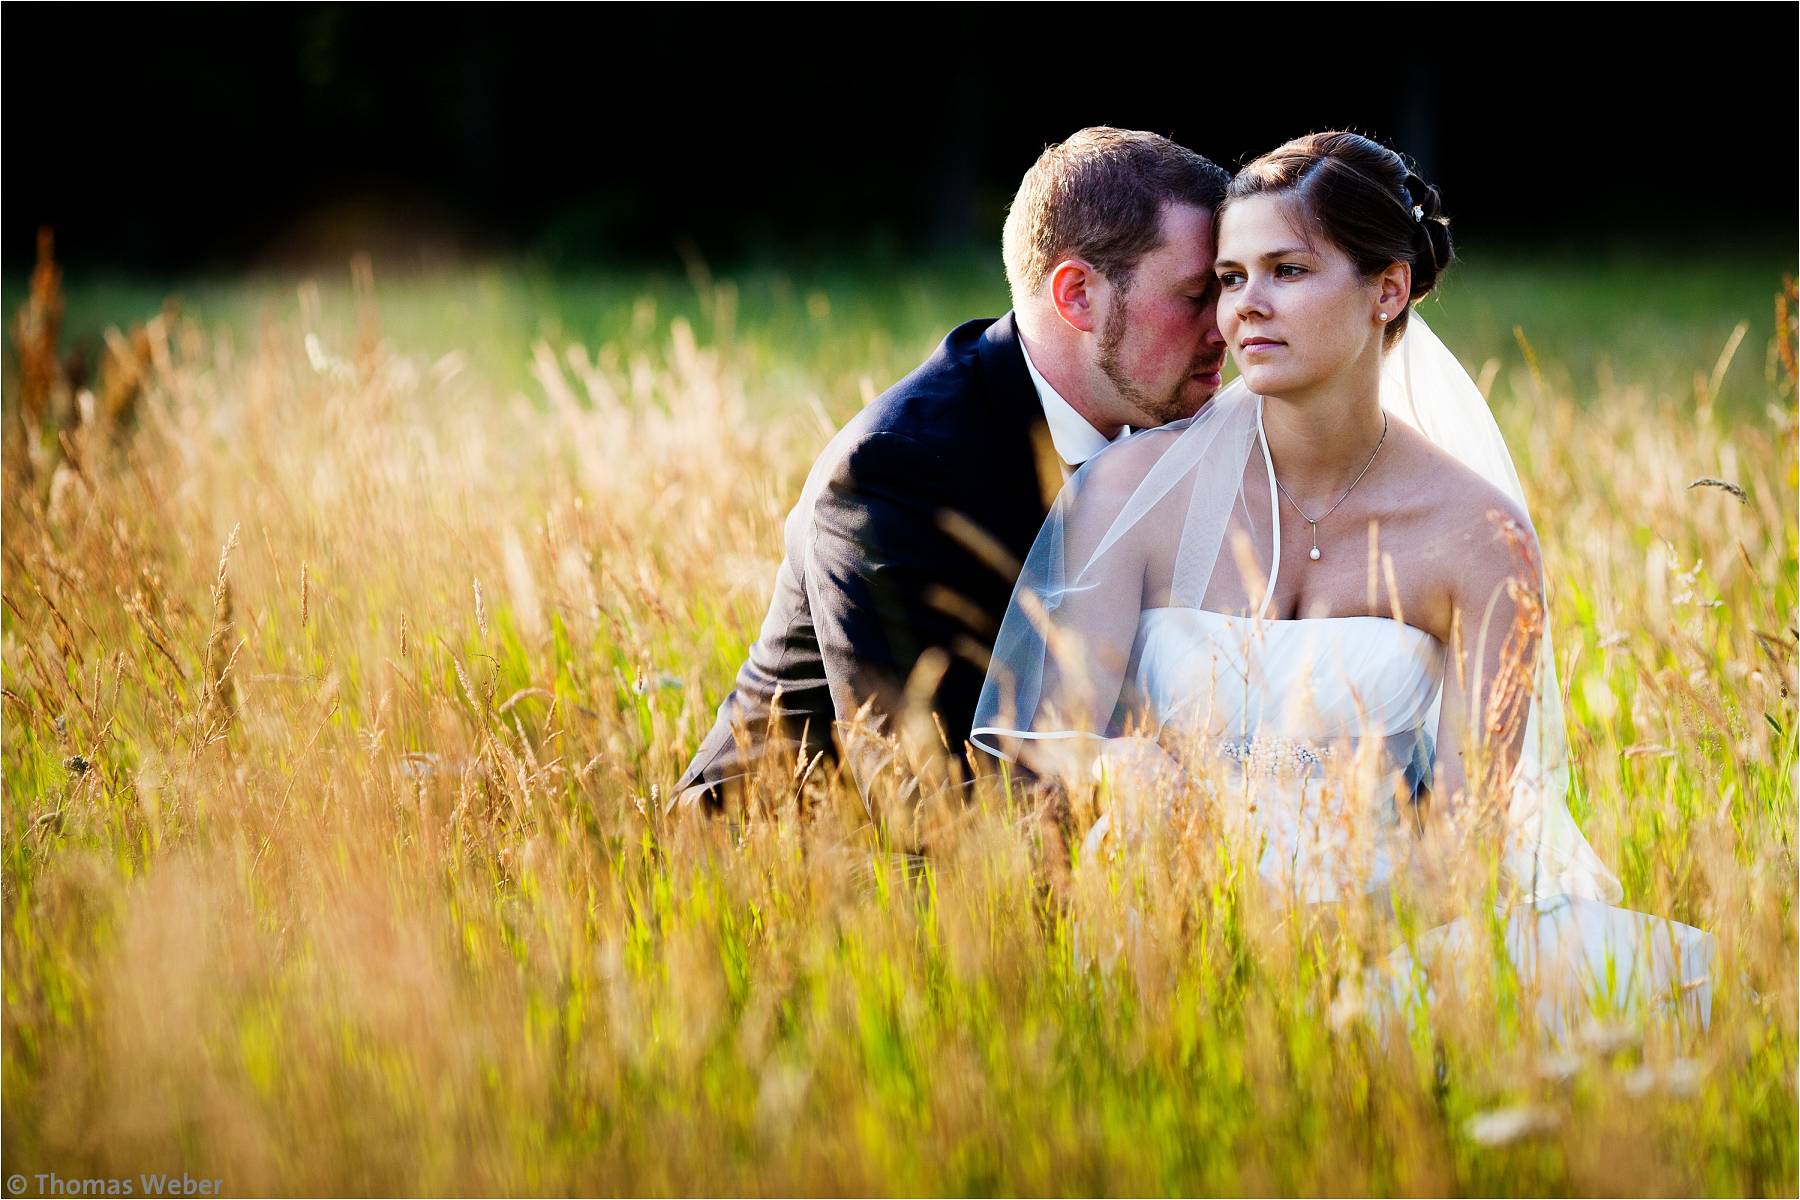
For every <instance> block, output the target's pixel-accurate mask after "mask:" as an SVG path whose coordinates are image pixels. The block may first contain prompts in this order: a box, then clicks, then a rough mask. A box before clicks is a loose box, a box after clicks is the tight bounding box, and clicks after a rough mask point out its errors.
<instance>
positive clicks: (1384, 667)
mask: <svg viewBox="0 0 1800 1200" xmlns="http://www.w3.org/2000/svg"><path fill="white" fill-rule="evenodd" d="M1134 657H1135V660H1136V662H1135V671H1134V681H1135V683H1136V685H1137V690H1138V694H1139V695H1140V696H1142V697H1143V698H1144V699H1145V700H1146V701H1147V703H1148V706H1149V710H1150V712H1151V713H1152V714H1153V716H1154V717H1155V719H1156V720H1157V722H1158V723H1159V724H1161V725H1164V726H1168V725H1174V726H1175V727H1177V728H1178V729H1180V730H1182V731H1183V732H1187V733H1192V734H1197V735H1206V736H1217V737H1220V738H1229V739H1236V738H1256V737H1265V738H1267V737H1279V738H1287V739H1292V740H1295V741H1313V742H1322V743H1323V742H1335V741H1340V740H1342V739H1345V738H1351V739H1357V738H1363V737H1371V736H1375V737H1392V736H1394V735H1396V734H1403V733H1407V732H1410V731H1413V730H1416V729H1418V728H1420V727H1421V725H1422V724H1423V723H1424V720H1425V717H1426V714H1427V713H1428V712H1429V710H1430V708H1431V705H1432V702H1433V700H1435V699H1436V697H1437V693H1438V688H1439V686H1440V685H1441V684H1442V682H1443V677H1444V645H1443V643H1442V642H1440V641H1438V640H1437V639H1436V638H1435V637H1433V636H1431V635H1430V634H1429V633H1426V632H1425V631H1424V630H1422V629H1415V628H1414V627H1412V626H1411V625H1404V624H1402V623H1400V622H1399V621H1395V620H1392V619H1390V618H1388V617H1315V618H1310V619H1305V620H1298V621H1258V620H1252V619H1251V618H1249V617H1234V616H1231V615H1230V614H1228V613H1219V612H1211V611H1209V610H1207V609H1203V608H1151V609H1146V610H1144V612H1143V613H1141V614H1140V615H1139V618H1138V633H1137V644H1136V647H1135V648H1134Z"/></svg>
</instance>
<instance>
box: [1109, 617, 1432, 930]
mask: <svg viewBox="0 0 1800 1200" xmlns="http://www.w3.org/2000/svg"><path fill="white" fill-rule="evenodd" d="M1133 653H1134V658H1135V661H1134V663H1133V669H1132V680H1133V682H1134V684H1135V686H1136V690H1137V694H1138V697H1139V700H1140V702H1141V703H1142V704H1143V705H1144V706H1145V708H1146V709H1147V711H1148V714H1149V715H1150V717H1151V718H1152V719H1153V720H1154V721H1155V722H1156V723H1157V724H1158V725H1159V726H1160V727H1161V728H1162V730H1163V731H1164V732H1165V733H1166V734H1173V735H1174V737H1173V738H1169V739H1165V740H1169V741H1172V742H1173V743H1176V744H1180V745H1186V746H1188V747H1194V746H1198V747H1199V748H1200V750H1201V752H1202V753H1218V754H1220V755H1221V756H1222V757H1223V758H1225V759H1228V760H1231V761H1233V762H1235V763H1236V764H1237V765H1238V766H1239V767H1240V768H1241V771H1239V772H1228V774H1235V775H1236V778H1237V780H1238V784H1236V785H1232V786H1228V787H1227V788H1225V789H1224V790H1223V791H1222V792H1215V795H1216V797H1217V799H1218V801H1219V802H1220V804H1221V808H1222V812H1223V815H1224V816H1225V817H1226V819H1227V821H1228V824H1231V825H1235V826H1237V827H1238V828H1239V829H1240V830H1241V831H1242V832H1244V833H1247V834H1249V835H1250V836H1252V837H1253V838H1254V839H1256V840H1257V841H1258V842H1259V843H1260V845H1261V850H1260V852H1259V853H1258V855H1257V860H1258V861H1257V873H1258V874H1259V875H1261V876H1262V877H1263V878H1264V880H1265V881H1266V882H1268V883H1269V884H1271V885H1273V886H1275V887H1277V888H1279V889H1281V890H1283V891H1292V892H1293V893H1295V894H1297V896H1298V897H1300V898H1303V899H1305V900H1308V901H1320V900H1328V899H1331V898H1334V897H1336V896H1341V895H1343V894H1345V893H1346V892H1354V891H1359V890H1364V889H1373V888H1379V887H1382V886H1384V885H1385V884H1386V883H1387V882H1388V881H1389V879H1390V877H1391V876H1392V874H1393V871H1394V869H1395V864H1396V863H1397V862H1398V861H1399V858H1400V857H1401V856H1402V855H1403V854H1404V842H1405V839H1404V838H1403V837H1401V836H1399V821H1398V807H1397V803H1396V797H1399V796H1405V795H1407V794H1409V793H1410V794H1416V793H1417V791H1418V789H1419V788H1420V787H1422V786H1424V785H1425V783H1426V781H1427V780H1429V778H1430V772H1431V757H1432V735H1433V734H1434V733H1435V730H1432V729H1429V728H1428V727H1427V726H1428V723H1429V719H1430V715H1431V712H1432V708H1433V705H1434V703H1435V701H1436V700H1437V697H1438V694H1439V690H1440V686H1441V684H1442V682H1443V673H1444V645H1443V643H1442V642H1440V641H1438V640H1437V639H1436V638H1435V637H1433V636H1431V635H1430V634H1428V633H1426V632H1424V631H1423V630H1419V629H1415V628H1413V627H1412V626H1409V625H1405V624H1402V623H1401V622H1399V621H1394V620H1390V619H1388V618H1386V617H1325V618H1313V619H1307V620H1298V621H1264V620H1253V619H1251V618H1248V617H1234V616H1231V615H1229V614H1227V613H1218V612H1211V611H1209V610H1206V609H1198V608H1153V609H1147V610H1145V611H1144V612H1143V613H1141V614H1140V615H1139V618H1138V631H1137V639H1136V645H1135V647H1134V651H1133ZM1371 743H1373V746H1371ZM1370 749H1375V750H1377V751H1378V754H1377V755H1375V756H1373V757H1365V756H1364V754H1363V753H1362V752H1364V751H1366V750H1370ZM1357 760H1360V761H1361V764H1362V767H1363V769H1362V770H1360V771H1359V770H1354V769H1353V767H1354V766H1355V764H1356V762H1357ZM1371 769H1372V770H1373V772H1374V773H1373V775H1371V774H1369V773H1368V772H1369V770H1371ZM1357 779H1360V782H1357V781H1356V780H1357Z"/></svg>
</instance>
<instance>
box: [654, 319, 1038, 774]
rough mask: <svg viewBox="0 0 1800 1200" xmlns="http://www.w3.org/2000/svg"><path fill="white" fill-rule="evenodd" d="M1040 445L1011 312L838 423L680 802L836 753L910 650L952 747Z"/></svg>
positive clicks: (1032, 512)
mask: <svg viewBox="0 0 1800 1200" xmlns="http://www.w3.org/2000/svg"><path fill="white" fill-rule="evenodd" d="M1048 448H1049V437H1048V430H1047V429H1045V427H1044V416H1043V407H1042V405H1041V403H1040V402H1039V400H1038V396H1037V392H1036V389H1035V388H1033V387H1032V383H1031V377H1030V376H1029V375H1028V374H1027V373H1026V369H1025V359H1024V355H1023V353H1022V351H1021V350H1020V348H1019V338H1018V333H1017V331H1016V330H1015V328H1014V326H1013V317H1012V314H1011V313H1008V314H1007V315H1006V316H1004V317H1001V318H1000V319H998V320H980V321H970V322H968V323H967V324H964V325H959V326H957V328H955V329H954V330H952V331H951V332H950V334H949V336H948V337H946V338H945V339H944V341H943V343H942V344H941V345H939V346H938V348H937V351H936V352H935V353H933V354H932V356H931V357H930V358H928V359H927V360H926V361H925V362H924V363H923V364H922V365H920V366H919V367H918V368H917V369H916V370H914V371H913V372H912V373H911V374H910V375H908V376H907V377H906V378H904V379H902V380H901V381H900V382H899V383H896V384H895V385H894V386H893V387H891V388H889V389H888V390H887V391H886V392H885V393H883V394H882V395H881V396H880V397H878V398H877V399H876V400H875V401H874V402H873V403H871V404H869V405H868V406H867V407H866V408H864V409H863V410H862V412H860V413H858V414H857V415H856V416H855V417H854V418H852V419H851V421H850V422H849V423H848V424H847V425H845V426H844V428H843V429H842V430H840V431H839V432H838V434H837V436H836V437H834V438H833V439H832V440H831V442H830V444H829V445H827V446H826V447H825V450H824V451H823V453H821V454H820V455H819V458H818V461H817V462H815V463H814V464H813V468H812V471H811V473H810V474H809V475H808V476H807V480H806V487H805V489H804V490H803V491H802V492H801V495H800V502H799V503H798V504H796V505H795V506H794V509H793V511H792V512H791V513H790V514H789V515H788V518H787V523H786V525H785V542H786V556H785V557H784V558H783V560H782V563H781V568H780V571H779V572H778V573H777V575H776V578H775V595H774V597H773V598H772V599H771V600H770V602H769V612H768V615H767V616H766V617H764V618H763V624H762V631H761V633H760V634H759V635H758V637H757V640H756V644H755V645H754V646H752V647H751V648H750V656H749V660H748V661H746V662H745V663H744V665H743V668H742V669H741V670H740V671H739V672H738V676H737V683H736V686H735V687H734V688H733V690H732V692H731V694H730V695H729V696H727V697H726V698H725V702H724V703H723V704H722V705H720V706H719V715H718V720H717V722H716V723H715V724H714V726H713V728H712V731H711V732H710V733H709V734H707V736H706V739H705V741H703V742H702V743H701V745H700V749H699V752H698V753H696V754H695V755H694V759H693V761H692V762H691V763H690V764H689V765H688V768H687V771H686V772H685V773H684V774H683V776H682V778H681V781H680V783H679V784H677V785H676V788H677V790H676V797H677V798H679V799H680V800H681V801H682V802H683V803H687V804H693V803H706V804H708V805H709V806H714V807H716V806H718V805H719V804H721V803H722V802H723V795H722V788H723V787H724V786H726V785H729V784H730V782H731V781H732V780H734V779H736V778H738V777H740V776H742V775H744V774H745V773H746V772H747V771H749V770H750V769H751V768H752V767H753V766H754V765H755V762H756V760H758V759H759V758H762V757H763V756H765V755H769V754H778V755H780V756H781V758H780V761H781V762H782V764H783V765H784V767H787V768H789V769H791V767H792V764H794V763H795V762H796V761H797V754H798V753H800V752H803V753H804V754H805V756H806V759H807V760H810V759H812V758H813V757H814V756H815V755H816V754H818V753H820V752H823V753H824V754H825V755H826V756H827V757H828V758H835V757H836V754H837V749H836V747H835V746H834V743H833V738H832V731H833V722H834V720H839V719H841V720H846V721H847V720H850V719H851V718H852V717H853V716H854V715H855V714H856V712H857V710H858V708H859V707H860V706H861V705H862V704H863V703H864V702H865V701H867V700H870V699H873V700H874V702H875V705H874V712H875V713H876V714H877V715H880V714H891V713H893V712H895V711H896V710H897V707H898V706H899V705H900V703H901V702H902V701H901V696H902V689H903V688H904V687H905V685H906V683H907V681H908V678H909V676H911V674H912V671H913V668H914V667H915V666H917V665H918V664H919V662H920V658H921V656H927V655H929V659H928V663H927V667H928V668H931V667H933V666H934V664H935V663H937V662H939V661H942V660H941V659H940V658H939V655H938V654H932V653H931V652H932V651H934V650H935V651H938V652H941V654H942V656H944V657H945V658H947V663H948V665H947V667H946V669H945V670H944V671H943V674H942V676H941V677H940V678H938V680H937V682H936V684H935V686H933V687H932V688H931V689H930V690H929V692H928V693H927V694H928V696H929V700H930V705H931V708H932V710H933V711H934V713H935V714H936V716H937V718H938V719H939V721H940V722H941V724H942V729H943V731H944V735H945V740H946V741H947V743H948V748H949V749H950V750H951V751H952V752H960V751H961V750H962V749H963V740H964V739H965V738H967V737H968V734H969V730H970V728H971V727H972V725H973V723H974V714H975V702H976V698H977V697H978V695H979V694H980V691H981V683H982V679H983V678H984V676H985V673H986V663H987V656H988V653H989V651H990V650H991V649H992V647H993V643H994V637H995V634H996V633H997V632H998V630H999V626H1000V619H1001V617H1002V615H1003V614H1004V613H1005V611H1006V606H1007V602H1008V601H1009V599H1010V598H1011V595H1012V588H1013V584H1014V583H1015V582H1016V580H1017V575H1018V570H1019V564H1020V563H1021V562H1023V560H1024V558H1025V556H1026V554H1027V552H1028V551H1029V550H1030V549H1031V543H1032V540H1033V539H1034V538H1035V537H1036V536H1037V532H1038V529H1039V527H1040V526H1041V525H1042V524H1043V521H1044V517H1045V514H1046V512H1047V504H1046V498H1047V495H1049V494H1053V492H1054V490H1055V488H1056V487H1058V486H1060V484H1061V475H1060V473H1059V472H1058V469H1057V468H1058V464H1057V461H1056V460H1055V458H1054V455H1053V453H1052V454H1049V455H1048V456H1047V459H1046V454H1045V452H1046V451H1047V450H1048ZM1046 468H1047V469H1046ZM1046 475H1048V477H1049V480H1050V486H1048V487H1046V485H1045V483H1044V482H1042V480H1043V479H1044V477H1045V476H1046ZM969 523H972V525H973V526H975V527H978V528H979V529H980V530H981V531H983V533H984V535H985V536H986V537H987V538H990V539H992V540H991V543H990V544H989V550H988V552H987V553H985V554H981V553H977V552H975V551H974V550H972V549H971V548H970V546H969V545H968V544H967V543H968V538H967V537H966V535H965V536H960V537H959V536H958V535H957V534H956V533H953V532H952V530H951V528H947V527H946V526H947V525H948V526H950V527H952V528H955V527H966V525H967V524H969ZM994 550H998V551H999V552H1000V553H999V554H995V553H993V551H994ZM1002 560H1004V561H1002ZM921 677H922V678H929V671H922V672H921ZM734 727H744V728H746V729H747V732H748V734H749V745H748V746H747V747H746V748H740V745H739V741H738V738H737V736H736V735H735V734H734Z"/></svg>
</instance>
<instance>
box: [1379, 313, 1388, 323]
mask: <svg viewBox="0 0 1800 1200" xmlns="http://www.w3.org/2000/svg"><path fill="white" fill-rule="evenodd" d="M1379 315H1380V317H1381V319H1382V320H1383V321H1385V320H1387V314H1386V313H1381V314H1379Z"/></svg>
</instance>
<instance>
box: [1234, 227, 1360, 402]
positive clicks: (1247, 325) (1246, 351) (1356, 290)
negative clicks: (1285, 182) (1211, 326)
mask: <svg viewBox="0 0 1800 1200" xmlns="http://www.w3.org/2000/svg"><path fill="white" fill-rule="evenodd" d="M1294 215H1295V214H1293V213H1292V211H1291V202H1290V201H1289V200H1287V199H1286V198H1284V197H1280V196H1249V197H1246V198H1244V199H1242V200H1234V201H1232V202H1231V205H1230V206H1229V207H1228V208H1227V209H1226V210H1225V214H1224V217H1223V218H1222V219H1221V221H1220V223H1219V257H1218V261H1217V263H1216V265H1215V267H1214V270H1215V271H1216V272H1217V274H1218V278H1219V288H1220V296H1219V330H1220V332H1222V333H1223V334H1224V335H1225V342H1226V345H1228V346H1229V347H1230V348H1231V357H1232V360H1233V361H1235V362H1236V363H1237V368H1238V372H1239V374H1241V375H1242V376H1243V377H1244V385H1245V386H1246V387H1248V388H1249V389H1250V390H1251V391H1252V392H1254V393H1256V394H1257V395H1259V396H1282V395H1290V394H1295V393H1304V392H1307V391H1309V390H1311V389H1312V388H1315V387H1317V386H1319V385H1320V384H1322V383H1325V382H1327V381H1329V380H1331V379H1332V378H1334V377H1336V376H1337V375H1338V374H1339V373H1340V372H1342V371H1344V370H1345V369H1347V368H1348V367H1350V366H1351V365H1352V364H1353V363H1355V362H1357V361H1358V360H1359V359H1362V358H1364V357H1365V356H1373V357H1374V359H1375V360H1376V361H1379V360H1380V345H1381V326H1380V325H1379V323H1378V322H1377V319H1376V312H1377V309H1378V305H1377V301H1378V299H1379V295H1380V284H1379V282H1377V281H1372V280H1369V279H1366V278H1364V277H1363V276H1362V275H1361V274H1360V273H1359V272H1358V271H1357V269H1356V265H1355V264H1354V263H1353V262H1351V260H1350V256H1349V255H1347V254H1345V253H1344V252H1343V251H1342V250H1340V249H1338V248H1337V247H1336V246H1334V245H1332V244H1331V243H1330V242H1328V241H1326V240H1325V239H1324V237H1323V236H1321V235H1320V234H1318V233H1314V234H1312V235H1311V236H1310V237H1309V236H1307V235H1306V234H1305V233H1304V232H1303V231H1302V230H1301V229H1300V228H1298V224H1299V223H1298V221H1296V220H1295V219H1294Z"/></svg>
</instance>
